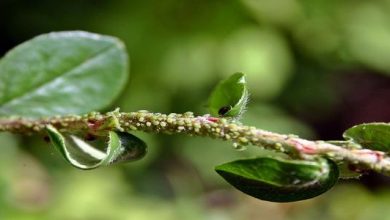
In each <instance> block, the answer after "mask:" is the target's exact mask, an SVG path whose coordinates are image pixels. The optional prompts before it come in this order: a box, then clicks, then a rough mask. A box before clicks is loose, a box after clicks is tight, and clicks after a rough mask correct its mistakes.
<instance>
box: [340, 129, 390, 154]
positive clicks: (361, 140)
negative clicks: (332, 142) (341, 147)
mask: <svg viewBox="0 0 390 220" xmlns="http://www.w3.org/2000/svg"><path fill="white" fill-rule="evenodd" d="M343 137H344V138H345V139H347V140H352V141H354V142H355V143H358V144H360V145H362V146H363V147H365V148H368V149H372V150H380V151H385V152H389V151H390V123H368V124H360V125H356V126H353V127H352V128H349V129H347V130H346V131H345V132H344V134H343Z"/></svg>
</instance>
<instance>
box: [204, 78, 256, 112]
mask: <svg viewBox="0 0 390 220" xmlns="http://www.w3.org/2000/svg"><path fill="white" fill-rule="evenodd" d="M247 101H248V90H247V88H246V81H245V75H244V74H243V73H235V74H233V75H231V76H230V77H229V78H227V79H225V80H223V81H221V82H220V83H219V84H218V85H217V86H216V87H215V88H214V90H213V92H212V93H211V96H210V98H209V110H210V113H211V114H212V115H214V116H220V117H239V116H240V115H241V114H242V113H243V111H244V110H245V107H246V104H247Z"/></svg>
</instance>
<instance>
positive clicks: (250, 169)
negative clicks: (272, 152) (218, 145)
mask: <svg viewBox="0 0 390 220" xmlns="http://www.w3.org/2000/svg"><path fill="white" fill-rule="evenodd" d="M215 170H216V171H217V173H218V174H219V175H221V176H222V177H223V178H224V179H225V180H226V181H227V182H229V183H230V184H231V185H233V186H234V187H235V188H237V189H238V190H240V191H242V192H244V193H246V194H248V195H250V196H253V197H255V198H258V199H261V200H266V201H272V202H292V201H298V200H304V199H309V198H312V197H315V196H318V195H320V194H322V193H324V192H326V191H328V190H329V189H330V188H332V187H333V186H334V184H335V183H336V182H337V180H338V175H339V172H338V169H337V165H336V164H335V163H334V162H333V161H331V160H328V159H321V160H319V161H301V160H286V159H280V158H272V157H261V158H255V159H245V160H237V161H233V162H229V163H225V164H222V165H219V166H217V167H216V168H215Z"/></svg>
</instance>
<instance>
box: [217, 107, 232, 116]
mask: <svg viewBox="0 0 390 220" xmlns="http://www.w3.org/2000/svg"><path fill="white" fill-rule="evenodd" d="M231 109H232V106H230V105H228V106H223V107H221V108H220V109H219V110H218V114H219V116H225V115H226V113H228V112H229V111H230V110H231Z"/></svg>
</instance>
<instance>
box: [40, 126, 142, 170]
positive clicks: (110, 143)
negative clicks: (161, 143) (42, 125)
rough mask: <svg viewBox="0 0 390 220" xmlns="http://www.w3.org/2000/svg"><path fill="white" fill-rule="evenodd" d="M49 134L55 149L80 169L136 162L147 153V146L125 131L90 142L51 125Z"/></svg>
mask: <svg viewBox="0 0 390 220" xmlns="http://www.w3.org/2000/svg"><path fill="white" fill-rule="evenodd" d="M46 131H47V133H48V135H49V138H50V140H51V142H52V144H53V146H54V147H55V148H56V149H57V150H58V151H59V152H60V153H61V154H62V156H63V157H64V158H65V159H66V160H67V161H68V162H69V163H70V164H72V165H73V166H75V167H76V168H79V169H84V170H87V169H94V168H97V167H100V166H107V165H111V164H117V163H122V162H130V161H135V160H139V159H141V158H142V157H144V156H145V154H146V149H147V148H146V144H145V143H144V142H143V141H142V140H141V139H139V138H137V137H136V136H134V135H132V134H129V133H125V132H113V131H109V132H108V136H107V137H98V138H97V139H96V140H90V141H87V140H85V138H81V137H80V135H74V134H61V133H60V132H59V131H58V130H57V129H56V128H54V127H53V126H51V125H49V126H47V128H46Z"/></svg>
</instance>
